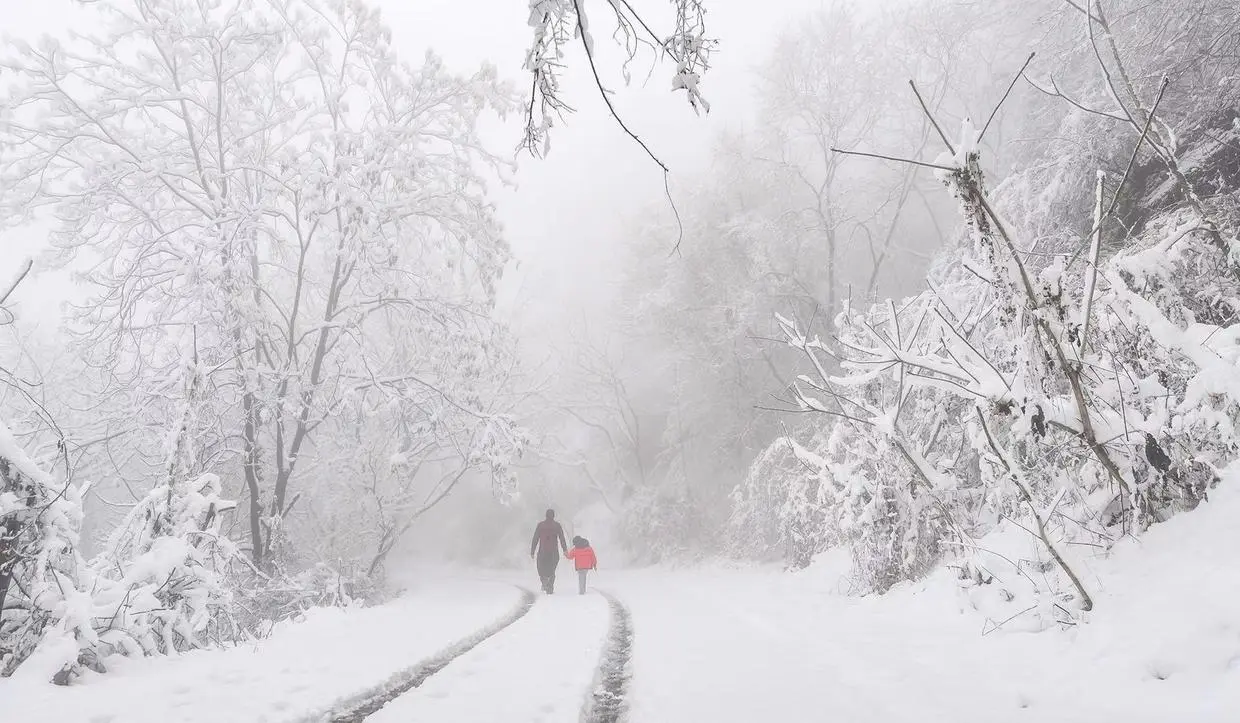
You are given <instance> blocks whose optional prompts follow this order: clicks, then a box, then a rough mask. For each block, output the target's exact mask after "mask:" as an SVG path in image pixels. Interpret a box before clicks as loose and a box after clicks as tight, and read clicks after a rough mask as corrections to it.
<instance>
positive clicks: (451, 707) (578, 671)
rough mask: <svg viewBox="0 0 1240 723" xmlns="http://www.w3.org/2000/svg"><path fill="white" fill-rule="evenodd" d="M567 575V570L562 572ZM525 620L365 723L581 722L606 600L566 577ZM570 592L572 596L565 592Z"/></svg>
mask: <svg viewBox="0 0 1240 723" xmlns="http://www.w3.org/2000/svg"><path fill="white" fill-rule="evenodd" d="M561 572H563V571H561ZM562 577H563V578H564V579H563V581H562V582H561V583H559V584H558V585H557V587H560V586H562V587H564V588H565V589H564V590H562V591H558V592H556V594H555V595H551V596H544V597H542V598H541V599H539V600H538V602H536V603H535V604H534V607H533V608H531V609H530V612H529V613H528V614H526V615H525V617H523V618H521V619H520V620H518V621H516V622H515V623H513V624H512V625H511V626H510V627H509V628H508V629H507V630H504V631H503V632H500V633H499V634H497V635H496V636H495V637H494V638H492V639H491V640H488V641H487V642H485V643H483V644H482V645H479V646H478V647H477V648H474V649H473V650H471V651H470V652H468V653H466V654H465V655H462V656H461V657H460V658H458V659H456V660H455V661H453V662H452V663H451V664H449V665H448V667H446V668H444V669H443V671H441V672H439V673H438V674H436V675H432V676H431V677H430V679H429V680H427V681H426V683H424V684H423V685H422V686H421V687H420V688H418V689H416V690H414V691H411V692H410V693H409V694H407V695H404V696H401V697H400V698H397V699H396V700H394V701H392V702H391V703H389V704H388V705H387V706H385V707H384V708H383V709H381V710H380V711H379V712H378V713H376V714H375V715H372V716H370V717H369V718H367V719H366V720H367V723H415V722H423V721H424V722H425V723H434V722H438V721H442V722H443V723H449V722H451V723H457V722H458V721H459V722H460V723H466V722H467V721H477V722H478V723H484V722H485V721H495V722H496V723H498V722H499V721H513V722H514V723H515V722H516V721H520V722H521V723H561V722H565V723H567V722H570V721H577V720H578V719H579V717H580V714H581V707H582V703H583V702H584V701H585V698H586V696H587V695H588V694H589V693H590V691H591V690H592V688H593V686H592V684H593V682H594V673H595V671H596V670H597V669H598V665H599V661H600V659H601V656H602V652H603V643H604V640H605V639H606V636H607V624H608V610H607V601H606V600H604V599H603V597H602V596H600V595H598V594H597V593H594V592H587V594H586V595H584V596H579V595H578V594H577V591H576V584H577V583H576V579H575V576H574V579H573V580H571V585H570V584H569V582H570V580H569V579H568V577H569V576H568V575H562ZM570 587H571V588H573V589H572V590H569V589H568V588H570Z"/></svg>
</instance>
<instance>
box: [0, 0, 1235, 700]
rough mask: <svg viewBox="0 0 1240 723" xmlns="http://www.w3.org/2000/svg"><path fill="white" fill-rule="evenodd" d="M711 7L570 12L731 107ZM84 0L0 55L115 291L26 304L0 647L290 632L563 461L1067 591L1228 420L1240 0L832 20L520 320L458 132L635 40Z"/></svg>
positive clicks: (10, 402) (7, 184)
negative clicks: (507, 308)
mask: <svg viewBox="0 0 1240 723" xmlns="http://www.w3.org/2000/svg"><path fill="white" fill-rule="evenodd" d="M591 7H592V6H591ZM703 7H707V8H708V7H709V3H705V4H704V5H703V4H699V3H697V2H692V1H690V0H681V1H680V2H677V3H673V8H672V12H669V13H668V17H657V16H654V17H649V18H643V17H641V16H639V15H637V14H636V13H635V12H634V11H633V10H632V9H631V8H628V6H627V5H626V4H623V3H621V4H619V5H616V4H612V5H610V6H608V7H607V8H606V12H602V11H600V12H599V13H597V15H598V17H593V16H591V17H590V19H592V20H594V22H595V23H604V25H603V26H598V27H605V28H606V35H607V36H610V35H611V30H612V29H613V26H616V25H618V26H619V28H620V34H619V36H618V37H619V39H620V43H621V47H622V49H623V50H624V52H625V53H627V54H628V56H629V57H630V58H638V59H641V58H645V56H647V55H650V56H654V58H655V59H656V60H657V59H658V58H659V57H660V56H662V59H663V61H664V62H665V63H666V64H667V65H668V66H669V67H668V68H667V69H668V70H669V71H670V73H671V75H672V79H673V82H672V87H673V88H675V89H676V92H680V93H682V94H683V95H685V96H686V97H687V99H688V100H689V102H690V103H692V104H693V105H694V108H696V109H700V110H706V109H708V108H709V105H708V104H707V102H706V101H707V99H708V98H709V83H710V77H711V76H710V74H709V59H710V52H711V51H713V50H714V48H715V46H714V44H713V42H712V40H711V38H710V36H709V35H708V34H707V32H706V27H705V26H704V24H703V23H704V18H706V17H708V16H704V15H703V14H702V12H701V11H702V9H703ZM91 9H92V11H93V12H97V13H98V17H99V23H98V24H97V26H96V29H95V31H94V33H93V34H90V35H88V36H87V37H84V38H79V39H75V40H74V41H71V42H68V41H67V42H65V43H63V44H61V43H56V42H53V41H47V42H42V43H39V44H35V45H31V46H28V47H18V48H17V49H16V51H15V52H12V53H9V54H8V55H7V56H6V57H5V59H4V61H3V63H0V74H2V76H3V77H4V78H5V79H6V80H9V79H13V86H12V88H11V89H10V90H8V91H6V95H5V96H4V104H3V116H2V117H0V122H2V126H0V132H2V134H3V135H2V137H0V204H2V205H3V213H4V215H5V217H6V218H7V219H8V221H9V222H10V223H11V224H13V225H18V224H21V223H25V222H34V221H39V222H48V223H51V224H52V227H53V231H52V233H51V235H50V246H51V250H50V251H49V252H48V255H47V257H46V258H45V259H41V260H40V264H39V265H40V266H41V267H42V266H43V265H44V264H43V262H44V261H50V262H53V263H55V264H59V265H60V266H61V267H63V268H68V269H72V270H73V271H75V272H77V273H78V274H79V278H80V282H81V284H82V288H84V289H87V290H88V294H87V297H86V299H85V300H84V301H83V302H82V303H80V304H78V305H75V306H73V307H72V308H70V309H68V311H67V313H66V319H65V333H64V335H63V336H62V337H61V340H62V341H63V343H58V344H49V343H48V342H47V341H46V340H38V339H35V338H27V337H26V336H25V335H23V334H22V332H21V325H22V321H21V318H20V315H13V314H10V315H9V318H7V319H6V321H8V322H9V324H8V328H9V331H11V334H10V336H9V340H8V341H6V342H5V346H4V352H5V362H4V371H3V376H4V380H5V382H6V385H5V387H6V392H5V398H4V401H5V405H4V412H3V413H4V418H5V420H6V424H7V426H6V427H4V428H0V482H2V484H3V486H0V660H2V661H3V671H4V673H5V674H8V673H11V672H12V671H13V670H14V669H15V668H16V667H17V666H18V665H20V663H21V662H22V661H23V660H24V659H25V658H26V657H27V656H28V655H29V654H30V653H31V651H32V650H34V648H35V647H36V646H38V645H39V644H41V643H43V642H45V641H47V640H48V639H50V638H53V637H55V636H61V637H64V638H67V639H70V640H72V641H74V643H76V645H75V646H73V648H74V650H75V651H76V652H75V653H74V654H73V655H70V656H69V658H68V659H66V661H65V668H64V670H63V671H62V675H61V676H60V677H61V678H62V682H63V681H66V680H68V679H70V678H72V677H73V676H74V675H75V674H76V672H77V671H78V670H80V667H81V666H90V667H96V668H102V667H103V666H104V663H103V660H104V659H105V658H106V657H107V656H108V655H111V654H115V653H124V654H131V655H142V654H147V655H151V654H161V653H166V652H169V651H172V650H183V649H187V648H192V647H200V646H207V645H215V644H221V643H225V642H227V641H231V640H237V639H243V638H245V637H247V636H256V635H262V634H263V633H264V631H266V630H268V629H269V627H270V624H271V622H272V621H274V620H279V619H282V618H283V617H287V616H288V615H291V614H293V613H295V612H297V611H299V610H301V609H303V608H304V607H306V606H308V605H316V604H345V603H347V602H349V601H352V600H355V599H362V598H371V599H374V598H378V597H381V596H382V594H383V593H384V589H385V587H384V572H385V567H386V565H388V564H391V562H392V560H393V555H397V556H399V555H401V554H402V553H409V552H410V550H409V549H407V548H415V550H414V551H417V550H416V548H418V547H420V546H423V545H427V544H430V543H431V542H432V541H434V540H441V539H444V538H450V539H451V540H452V542H451V544H450V545H447V546H446V547H448V548H449V549H444V550H436V551H438V552H444V553H445V554H447V555H448V556H449V557H452V556H453V555H455V556H456V557H458V558H466V559H472V560H473V561H475V562H477V561H479V560H482V561H485V562H487V563H489V564H503V563H504V562H506V559H507V557H509V556H510V555H513V554H514V552H513V551H514V550H515V554H516V555H517V556H519V555H520V549H521V547H522V545H521V544H520V540H521V539H522V538H523V536H524V535H526V534H527V533H528V530H526V523H527V522H528V521H529V520H530V519H536V517H533V518H531V517H530V514H529V513H530V511H532V510H535V509H539V508H541V507H543V506H545V505H546V504H547V503H548V502H555V504H556V505H557V506H559V507H561V509H562V510H564V513H565V516H566V517H571V516H572V515H574V514H576V515H578V518H579V519H582V520H590V521H591V522H592V523H593V524H595V525H597V526H603V525H606V526H608V527H609V528H610V532H611V535H610V536H611V537H612V539H613V540H614V541H615V543H616V544H617V545H622V546H623V547H624V548H625V550H626V551H627V554H628V556H629V557H630V559H631V560H632V561H633V562H635V563H647V562H666V561H678V562H679V561H691V560H701V559H704V558H710V557H720V556H726V557H733V558H741V559H746V560H762V561H771V560H779V561H782V562H784V563H785V564H787V565H788V566H789V567H790V568H798V567H804V566H806V565H808V564H810V563H811V562H812V560H813V558H814V557H815V555H817V554H818V553H821V552H823V551H825V550H828V549H830V548H834V547H845V548H847V549H848V550H850V551H851V553H852V555H853V558H854V561H855V564H854V570H853V575H852V585H853V588H854V590H855V591H856V592H858V593H872V592H874V593H881V592H884V591H886V590H887V589H889V588H890V587H891V586H892V585H894V584H897V583H898V582H900V581H904V580H909V579H916V578H918V577H920V576H922V575H925V574H926V573H927V572H928V571H930V570H932V569H934V568H936V567H938V566H941V565H951V566H953V567H955V568H956V569H957V570H958V571H959V576H960V581H961V584H962V585H964V586H980V585H996V587H1001V588H1002V597H1003V599H1004V601H1005V602H1006V603H1007V604H1009V605H1010V607H1011V610H1012V613H1013V615H1017V614H1020V615H1025V616H1027V617H1031V618H1033V619H1034V621H1035V622H1034V624H1035V625H1036V626H1049V625H1054V624H1073V623H1074V622H1075V621H1077V620H1079V619H1080V617H1081V616H1082V615H1084V614H1086V613H1087V612H1088V611H1089V610H1090V609H1091V608H1092V607H1093V600H1092V598H1091V595H1090V590H1089V583H1088V581H1087V580H1082V579H1081V576H1080V575H1078V574H1076V572H1075V571H1074V570H1075V568H1074V560H1077V559H1079V556H1080V555H1083V554H1093V553H1094V552H1096V551H1105V550H1106V549H1107V548H1108V547H1110V546H1111V545H1112V544H1114V543H1115V542H1116V541H1118V540H1119V539H1121V538H1123V537H1126V536H1134V535H1140V534H1141V533H1142V531H1143V530H1145V529H1146V528H1148V527H1149V526H1150V525H1153V524H1156V523H1158V522H1160V521H1162V520H1165V519H1167V518H1168V517H1169V516H1171V515H1173V514H1177V513H1179V512H1183V511H1188V510H1191V509H1193V508H1194V507H1195V506H1197V505H1198V504H1199V503H1200V502H1201V501H1202V500H1204V499H1206V498H1207V497H1208V494H1209V490H1210V489H1211V488H1212V487H1213V486H1214V485H1216V484H1217V483H1218V482H1219V480H1220V471H1221V470H1223V469H1224V468H1226V467H1227V466H1228V465H1230V464H1232V463H1233V462H1234V460H1235V458H1236V454H1237V440H1236V435H1235V429H1236V422H1237V414H1240V373H1237V372H1238V370H1237V368H1236V364H1237V360H1238V359H1240V354H1238V353H1237V352H1238V350H1237V343H1238V338H1240V337H1238V330H1240V326H1237V314H1238V313H1240V285H1238V284H1240V277H1238V275H1237V267H1236V264H1237V263H1238V262H1240V250H1238V248H1237V241H1236V235H1235V224H1236V218H1237V215H1238V208H1240V206H1238V205H1237V203H1236V173H1237V169H1240V163H1238V162H1237V159H1240V155H1237V154H1238V153H1240V126H1238V122H1237V111H1236V108H1237V97H1238V95H1240V90H1238V86H1237V83H1236V79H1235V77H1234V68H1235V58H1236V51H1237V42H1238V40H1240V36H1238V35H1237V31H1236V30H1235V27H1234V26H1235V23H1234V19H1235V18H1236V17H1238V16H1240V6H1238V5H1237V4H1236V3H1234V2H1228V1H1227V0H1189V1H1187V2H1186V1H1183V0H1164V1H1162V2H1154V3H1149V2H1142V3H1138V2H1135V1H1129V0H1106V1H1105V2H1101V3H1100V2H1097V0H1095V1H1094V2H1092V3H1091V2H1079V3H1078V2H1059V1H1052V0H1042V1H1041V2H1035V3H1030V2H1017V1H1015V0H1011V1H1009V0H992V1H990V2H986V3H968V2H947V1H937V0H926V1H925V2H909V3H905V4H902V5H900V6H899V7H893V8H891V9H890V10H889V11H884V12H869V13H866V14H865V15H864V16H860V15H858V14H857V13H855V12H854V11H853V10H850V9H849V6H848V5H846V4H835V5H831V6H829V7H827V8H825V9H824V10H822V11H821V12H818V13H816V14H812V15H810V16H807V17H805V18H804V19H803V20H801V21H799V22H797V23H796V24H795V25H794V26H791V27H790V28H789V29H788V30H787V31H786V32H785V33H784V34H783V35H782V36H781V37H780V39H779V41H778V42H777V43H776V44H774V46H773V47H771V48H770V50H769V53H768V54H767V55H766V56H765V57H763V58H761V59H758V60H757V64H756V68H755V71H754V74H753V102H754V104H755V108H756V111H755V113H756V118H757V122H756V123H755V124H754V125H753V127H752V128H748V129H745V130H737V131H734V132H730V133H727V134H724V135H722V136H721V137H719V138H718V139H717V142H716V150H715V152H714V154H713V162H712V164H711V167H710V168H709V169H708V170H707V171H703V172H697V173H694V174H691V175H689V176H688V177H678V178H677V183H676V189H677V192H676V193H675V194H674V198H673V201H674V204H675V212H676V213H675V216H673V215H672V214H671V213H670V212H669V210H668V208H667V206H659V207H657V208H652V209H634V210H633V212H632V220H631V222H630V223H629V224H628V225H627V226H626V233H625V236H626V239H627V243H626V244H625V246H624V248H623V249H621V250H620V251H619V252H616V253H613V254H612V255H613V256H616V257H617V258H619V260H620V261H619V264H618V268H619V275H620V279H621V281H620V283H619V286H618V290H617V292H616V294H615V303H614V304H613V305H612V306H611V307H610V308H608V309H606V310H605V311H603V312H601V313H591V314H590V316H589V317H588V318H580V317H576V318H572V319H571V320H570V321H569V322H568V323H563V324H560V326H559V327H558V331H556V332H552V333H550V334H549V336H550V337H551V338H552V339H554V340H555V341H554V344H553V347H552V348H551V349H550V350H544V351H545V353H541V354H540V353H533V352H531V351H530V350H529V349H528V348H523V347H522V345H521V344H522V340H521V339H519V338H516V337H515V336H514V335H513V334H512V333H511V332H510V330H509V329H507V328H506V327H505V326H504V325H503V324H501V323H500V322H498V321H497V320H496V318H495V314H494V308H495V300H496V293H497V287H498V285H499V284H500V282H501V277H502V274H503V271H504V269H505V268H506V267H507V266H508V265H509V263H510V262H511V261H512V259H511V253H510V250H509V247H508V245H507V243H506V242H505V240H504V236H503V233H502V230H501V228H500V227H499V224H498V223H497V221H496V212H495V209H494V208H493V207H492V205H491V202H490V200H489V197H488V188H490V187H491V186H493V184H494V183H496V182H497V180H498V179H499V178H501V177H505V176H507V175H508V174H509V173H510V172H511V171H512V163H511V156H510V155H509V154H508V150H509V149H508V148H501V149H492V148H489V147H488V145H487V144H486V143H484V141H483V140H482V138H481V137H480V133H479V131H478V125H479V122H480V119H483V118H486V117H489V116H491V115H492V114H509V115H511V116H512V117H519V118H521V119H523V122H524V126H525V129H524V136H523V142H522V144H521V145H522V146H523V147H524V148H526V149H527V150H533V151H539V152H541V151H544V150H546V149H547V145H546V141H547V137H548V134H549V133H550V134H554V130H553V129H552V121H553V120H556V119H557V118H558V117H559V115H558V114H561V113H565V112H567V110H568V108H569V105H568V104H567V103H566V102H565V99H564V98H563V96H562V95H561V90H560V86H559V83H558V80H557V73H558V72H559V68H560V65H559V59H560V57H561V54H562V53H568V54H569V57H573V56H571V53H569V51H568V50H567V48H568V47H569V44H570V43H580V44H581V45H582V48H583V56H582V58H581V59H579V60H577V61H574V62H584V63H587V64H588V67H590V68H591V70H592V75H593V76H594V77H595V78H596V79H598V78H600V73H601V74H603V75H604V76H606V74H607V73H608V71H609V69H608V68H606V67H602V68H600V67H599V65H598V64H596V62H595V54H594V42H595V41H594V38H595V37H596V36H597V37H600V38H602V37H604V33H603V31H602V30H599V29H594V28H592V27H591V25H590V22H589V19H587V16H586V15H584V14H583V10H584V7H583V5H582V4H581V3H579V2H547V1H536V2H531V21H532V22H531V26H532V29H533V39H532V45H531V50H530V53H529V55H528V56H527V58H526V69H527V70H528V71H530V78H531V80H530V81H523V83H528V84H523V85H521V86H520V88H525V89H526V91H528V92H522V91H521V90H520V88H518V86H516V85H513V84H510V83H509V82H508V81H506V80H502V79H500V78H499V77H498V74H497V72H496V71H495V70H494V69H493V68H489V67H484V68H482V69H480V70H478V71H477V72H474V73H472V74H460V73H457V72H454V71H452V70H449V69H447V68H445V67H444V66H443V64H442V63H441V62H439V61H438V60H437V59H436V58H435V57H434V56H428V57H427V58H426V59H425V60H424V61H423V62H422V63H420V64H414V65H410V64H408V63H406V62H403V61H401V60H400V59H398V57H397V53H396V52H395V50H394V49H393V47H392V44H391V40H390V35H389V33H388V32H387V30H386V28H385V27H384V26H383V24H382V22H381V20H380V18H379V17H378V16H377V15H376V14H375V13H374V12H373V11H372V10H370V9H369V8H368V7H367V6H366V5H365V4H362V3H358V2H343V1H341V2H321V3H320V2H311V1H310V0H296V1H293V0H289V1H287V2H284V1H281V2H274V1H273V2H269V3H254V4H245V7H244V8H243V9H238V7H236V6H233V5H232V4H229V3H190V2H182V1H181V0H158V1H156V0H143V1H134V2H124V1H122V0H117V1H116V2H99V3H92V4H91ZM660 25H662V27H663V28H664V29H663V30H662V32H667V30H666V29H667V28H674V31H673V35H671V36H670V40H667V39H666V38H664V36H662V35H659V34H658V33H657V32H656V31H654V30H651V29H650V27H658V26H660ZM514 32H521V29H520V28H516V29H514ZM723 47H726V44H725V45H724V46H723ZM1035 51H1036V55H1033V56H1031V53H1033V52H1035ZM610 70H614V69H610ZM656 72H657V71H656ZM699 82H701V86H700V90H699ZM598 83H599V87H600V89H601V88H602V87H603V86H604V85H606V84H605V83H604V81H603V80H599V81H598ZM604 97H608V95H607V94H606V93H605V95H604ZM608 109H609V111H611V112H613V113H615V114H616V120H617V122H618V123H624V122H625V120H624V115H623V113H622V112H621V111H618V110H617V109H616V108H615V107H614V106H611V105H610V104H609V105H608ZM624 130H625V131H627V132H628V133H629V134H630V136H631V138H630V140H632V141H634V145H633V147H634V153H643V152H644V153H649V154H650V155H651V157H652V159H653V162H656V163H659V164H660V165H662V161H661V160H660V159H659V154H658V149H657V148H652V147H649V146H646V145H645V144H644V143H643V142H642V141H640V140H639V136H640V129H634V128H632V127H631V126H629V125H627V124H626V125H624ZM638 144H641V145H640V146H639V145H638ZM547 203H548V204H549V205H552V206H553V205H554V204H555V200H554V199H548V201H547ZM24 275H25V272H23V276H24ZM17 282H18V283H21V284H26V285H29V284H31V283H34V282H32V281H31V280H30V279H26V278H20V277H19V278H18V280H17ZM27 288H29V287H28V286H27ZM10 292H11V290H10ZM7 298H8V296H7V295H6V299H7ZM0 303H4V302H0ZM570 316H571V315H566V317H570ZM561 321H563V320H556V322H557V323H559V322H561ZM10 430H11V431H10ZM1004 530H1016V531H1017V532H1018V533H1019V534H1020V535H1025V536H1029V537H1031V538H1032V539H1034V540H1036V541H1037V543H1038V547H1037V548H1036V549H1037V550H1038V554H1037V555H1036V556H1034V557H1033V558H1031V559H1025V558H1018V557H1013V556H1011V555H1006V554H997V553H999V552H1001V551H997V550H994V549H988V548H987V546H986V545H987V543H986V542H985V541H984V540H983V538H988V536H992V534H993V533H996V532H997V531H1004ZM411 543H412V544H411ZM440 547H444V546H443V545H441V546H440ZM88 553H89V554H88ZM997 579H1001V580H1002V582H1001V583H1000V582H997Z"/></svg>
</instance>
